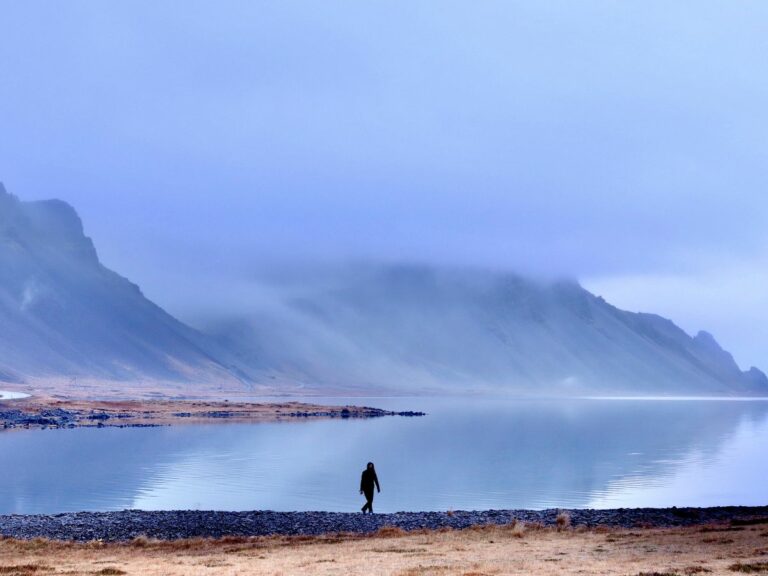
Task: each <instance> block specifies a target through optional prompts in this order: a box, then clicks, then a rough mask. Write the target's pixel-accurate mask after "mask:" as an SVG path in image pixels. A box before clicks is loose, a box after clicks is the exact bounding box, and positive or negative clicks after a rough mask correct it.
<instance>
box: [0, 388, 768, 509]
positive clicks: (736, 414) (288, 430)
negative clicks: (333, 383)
mask: <svg viewBox="0 0 768 576" xmlns="http://www.w3.org/2000/svg"><path fill="white" fill-rule="evenodd" d="M312 401H315V402H318V401H319V402H324V403H329V404H330V403H333V404H344V403H355V404H358V405H359V404H365V405H370V406H377V407H381V408H389V409H396V410H424V411H426V412H428V416H425V417H421V418H402V417H387V418H378V419H371V420H323V421H314V422H312V421H301V422H290V423H270V424H211V425H186V426H176V427H163V428H127V429H116V428H104V429H72V430H28V431H27V430H24V431H17V430H16V431H5V432H0V461H1V462H2V463H3V473H2V474H0V513H36V512H63V511H73V510H118V509H124V508H143V509H176V508H183V509H186V508H198V509H219V510H252V509H271V510H333V511H356V510H358V509H359V508H360V506H361V505H362V503H363V502H362V498H361V497H360V496H359V495H358V483H359V478H360V472H361V471H362V469H363V467H364V465H365V463H366V462H368V461H369V460H372V461H374V462H375V463H376V467H377V470H378V473H379V477H380V480H381V485H382V493H381V494H378V495H377V496H376V500H375V503H374V507H375V509H376V511H377V512H393V511H399V510H448V509H453V510H459V509H487V508H549V507H567V508H572V507H603V508H605V507H633V506H673V505H675V506H712V505H731V504H743V505H757V504H768V482H766V478H768V459H767V458H766V457H765V456H766V447H768V401H765V400H751V401H734V400H719V399H710V400H686V399H679V400H676V401H673V400H638V399H631V400H630V399H625V400H608V399H580V400H567V401H564V400H521V399H511V398H504V399H502V398H442V399H434V398H365V399H360V398H355V399H346V398H328V399H317V398H313V399H312Z"/></svg>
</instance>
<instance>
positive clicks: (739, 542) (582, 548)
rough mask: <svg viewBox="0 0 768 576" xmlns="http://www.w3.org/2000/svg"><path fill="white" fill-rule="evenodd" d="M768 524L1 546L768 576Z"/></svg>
mask: <svg viewBox="0 0 768 576" xmlns="http://www.w3.org/2000/svg"><path fill="white" fill-rule="evenodd" d="M766 522H768V520H762V521H757V522H756V523H754V524H749V523H748V524H746V525H730V524H728V525H717V526H714V525H711V526H695V527H687V528H671V529H670V528H667V529H661V528H644V529H632V530H627V529H602V528H597V529H592V530H587V529H583V528H576V529H572V528H570V527H568V526H567V522H563V523H562V525H561V526H560V527H559V528H542V527H539V526H531V525H528V526H526V525H523V524H521V523H519V524H516V525H508V526H483V527H474V528H470V529H467V530H461V531H454V530H441V531H420V532H411V533H405V532H402V531H401V530H399V529H397V528H384V529H382V530H380V531H379V532H378V533H376V534H374V535H373V536H360V535H329V536H320V537H285V536H275V537H255V538H223V539H219V540H210V539H196V540H180V541H151V540H147V539H144V538H139V539H136V540H134V541H132V542H129V543H124V544H105V543H102V542H98V541H96V542H89V543H85V544H74V543H68V542H53V541H48V540H42V539H37V540H31V541H21V540H13V539H2V540H0V574H3V575H9V574H10V575H15V576H30V575H40V576H47V575H51V576H52V575H56V574H68V575H72V576H74V575H80V574H82V575H110V574H111V575H120V574H130V575H134V574H135V575H142V576H153V575H158V576H159V575H163V576H171V575H179V576H181V575H184V576H198V575H200V576H202V575H206V576H208V575H231V576H235V575H246V574H270V575H285V576H288V575H292V574H318V575H323V574H366V575H376V574H392V575H398V576H417V575H439V576H448V575H461V576H482V575H500V574H579V575H590V574H600V575H606V574H620V575H630V576H636V575H643V576H672V575H674V574H677V575H679V576H685V575H691V574H712V575H713V576H714V575H717V574H723V575H724V574H728V575H731V576H733V575H736V574H740V573H761V572H762V573H766V574H768V524H767V523H766Z"/></svg>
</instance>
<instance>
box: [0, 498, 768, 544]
mask: <svg viewBox="0 0 768 576" xmlns="http://www.w3.org/2000/svg"><path fill="white" fill-rule="evenodd" d="M562 513H565V514H566V515H567V518H568V520H567V521H565V523H566V524H568V525H570V526H586V527H594V526H608V527H617V528H655V527H673V526H693V525H701V524H715V523H717V524H722V523H730V524H731V525H732V526H739V525H742V526H743V525H749V524H768V506H724V507H711V508H674V507H673V508H616V509H608V510H593V509H572V510H558V509H549V510H484V511H455V512H452V511H449V512H397V513H393V514H365V515H364V514H353V513H345V512H272V511H249V512H217V511H201V510H170V511H143V510H123V511H120V512H73V513H66V514H53V515H50V514H40V515H18V514H14V515H6V516H0V534H1V535H2V536H4V537H9V538H20V539H31V538H50V539H54V540H75V541H89V540H104V541H127V540H131V539H133V538H137V537H140V536H144V537H148V538H156V539H160V540H177V539H182V538H196V537H210V538H221V537H224V536H245V537H247V536H268V535H275V534H280V535H292V536H293V535H321V534H329V533H339V532H345V533H359V534H366V533H371V532H375V531H377V530H379V529H381V528H383V527H394V528H400V529H401V530H406V531H410V530H420V529H430V530H435V529H440V528H451V529H463V528H469V527H470V526H475V525H482V524H496V525H504V524H510V523H513V522H515V521H517V522H524V523H529V524H531V523H538V524H542V525H544V526H553V525H557V523H558V516H559V515H560V514H562ZM564 517H565V516H561V517H560V518H561V520H560V521H561V523H563V522H564V520H563V518H564Z"/></svg>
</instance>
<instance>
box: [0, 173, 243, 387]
mask: <svg viewBox="0 0 768 576" xmlns="http://www.w3.org/2000/svg"><path fill="white" fill-rule="evenodd" d="M218 352H219V351H218V350H216V349H215V344H214V343H212V342H211V341H210V340H209V339H208V338H206V337H205V336H203V335H202V334H199V333H197V332H195V331H194V330H192V329H191V328H189V327H187V326H186V325H184V324H182V323H181V322H179V321H178V320H176V319H175V318H173V317H172V316H170V315H169V314H167V313H166V312H164V311H163V310H162V309H161V308H159V307H158V306H156V305H155V304H153V303H152V302H150V301H149V300H147V299H146V298H145V297H144V296H143V295H142V293H141V291H140V290H139V288H138V287H137V286H136V285H135V284H132V283H131V282H129V281H128V280H126V279H125V278H123V277H121V276H119V275H118V274H116V273H114V272H112V271H111V270H108V269H107V268H105V267H104V266H102V264H101V263H100V262H99V259H98V256H97V254H96V250H95V248H94V245H93V242H91V239H90V238H88V237H86V236H85V235H84V234H83V226H82V223H81V221H80V218H79V217H78V215H77V213H76V212H75V210H74V209H73V208H72V207H71V206H70V205H68V204H66V203H65V202H62V201H60V200H48V201H43V202H21V201H19V199H18V198H16V197H15V196H12V195H10V194H8V193H7V192H6V190H5V188H4V187H3V186H2V185H1V184H0V380H5V381H23V380H24V379H25V378H28V377H66V378H72V377H79V376H83V377H93V378H100V379H104V380H119V381H136V380H140V379H156V380H163V381H180V382H199V381H211V380H216V379H223V380H225V381H230V380H233V379H236V378H237V376H236V375H235V374H234V373H233V371H232V370H231V369H229V368H227V367H226V366H225V365H224V362H223V360H222V359H221V358H220V357H219V354H218Z"/></svg>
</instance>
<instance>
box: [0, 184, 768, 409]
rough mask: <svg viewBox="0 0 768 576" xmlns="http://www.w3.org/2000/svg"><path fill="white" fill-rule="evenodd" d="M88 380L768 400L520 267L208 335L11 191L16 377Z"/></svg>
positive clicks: (756, 378) (286, 310)
mask: <svg viewBox="0 0 768 576" xmlns="http://www.w3.org/2000/svg"><path fill="white" fill-rule="evenodd" d="M81 377H82V378H90V379H93V380H94V381H97V382H98V381H104V382H113V383H115V382H116V383H118V384H117V386H118V389H119V386H125V387H126V389H129V388H130V387H131V386H132V385H133V384H134V383H136V382H142V383H143V384H144V385H145V386H146V385H155V386H156V387H157V389H158V390H159V391H163V390H168V389H169V386H172V385H173V384H174V383H176V384H178V385H177V386H172V387H173V388H174V390H175V391H176V392H177V393H178V391H179V390H184V391H187V392H189V393H194V392H195V391H196V390H199V389H201V388H204V387H205V388H209V389H210V388H211V387H214V388H215V387H222V388H226V389H229V390H231V389H241V390H245V389H266V387H268V388H269V389H271V390H272V391H278V392H279V391H296V390H299V389H304V390H307V391H315V392H322V391H328V390H332V391H348V392H360V393H370V392H371V391H387V392H398V393H440V392H472V391H477V392H514V393H526V394H637V395H643V394H694V395H712V394H718V395H719V394H725V395H736V394H768V379H767V378H766V377H765V375H764V374H763V373H762V372H760V371H759V370H757V369H756V368H752V369H750V370H749V371H747V372H742V371H741V370H740V369H739V367H738V366H737V365H736V363H735V362H734V360H733V358H732V357H731V355H730V354H728V353H727V352H725V351H724V350H722V348H720V346H719V345H718V344H717V342H716V341H715V339H714V338H713V337H712V336H711V335H709V334H707V333H706V332H700V333H699V334H697V335H696V336H694V337H690V336H688V335H687V334H686V333H685V332H684V331H682V330H681V329H680V328H678V327H677V326H675V324H673V323H672V322H671V321H670V320H666V319H664V318H661V317H659V316H656V315H653V314H634V313H630V312H625V311H622V310H619V309H617V308H615V307H613V306H611V305H610V304H608V303H607V302H605V301H604V300H603V299H601V298H599V297H596V296H594V295H592V294H590V293H589V292H587V291H586V290H584V289H583V288H581V287H580V286H579V285H578V284H577V283H575V282H571V281H563V282H536V281H533V280H530V279H526V278H523V277H521V276H516V275H513V274H497V273H490V272H478V271H455V270H445V269H437V268H429V267H420V266H372V265H368V266H358V267H350V268H347V269H343V270H342V269H339V270H338V271H337V272H332V273H329V274H326V275H325V277H324V278H323V281H322V282H315V281H313V279H312V277H309V276H308V277H307V278H306V279H302V283H301V288H300V290H298V291H296V290H294V289H291V290H285V296H284V297H283V298H282V299H281V301H280V302H278V303H276V304H275V305H274V306H270V307H267V308H265V309H264V310H263V312H260V313H257V314H253V315H251V316H249V317H246V316H243V315H238V316H237V317H235V318H228V319H220V320H218V321H216V322H212V323H211V324H210V326H209V327H208V329H207V330H206V333H205V334H203V333H201V332H199V331H196V330H194V329H192V328H190V327H189V326H187V325H185V324H183V323H182V322H180V321H178V320H176V319H175V318H173V317H172V316H170V315H169V314H168V313H166V312H165V311H164V310H162V309H161V308H160V307H158V306H157V305H155V304H153V303H152V302H150V301H149V300H148V299H147V298H145V297H144V296H143V295H142V293H141V291H140V290H139V288H138V287H137V286H136V285H135V284H132V283H131V282H129V281H128V280H126V279H125V278H123V277H121V276H119V275H118V274H116V273H114V272H112V271H111V270H108V269H107V268H105V267H104V266H103V265H102V264H101V263H100V262H99V259H98V256H97V253H96V250H95V248H94V246H93V243H92V242H91V240H90V239H89V238H88V237H86V236H85V235H84V233H83V227H82V223H81V221H80V219H79V217H78V216H77V214H76V212H75V210H74V209H73V208H72V207H71V206H69V205H68V204H66V203H64V202H62V201H59V200H49V201H44V202H22V201H20V200H19V199H18V198H16V197H15V196H12V195H10V194H8V193H7V192H6V191H5V189H4V188H3V187H2V185H1V184H0V381H5V382H24V381H25V380H28V379H40V378H63V379H67V378H81ZM121 383H122V384H121ZM147 383H149V384H147ZM114 387H115V385H114V384H113V385H112V388H113V389H114ZM302 387H303V388H302Z"/></svg>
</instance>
